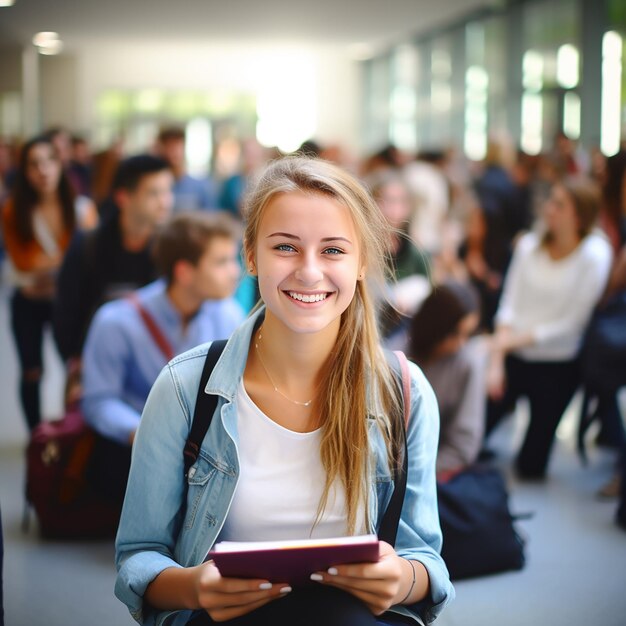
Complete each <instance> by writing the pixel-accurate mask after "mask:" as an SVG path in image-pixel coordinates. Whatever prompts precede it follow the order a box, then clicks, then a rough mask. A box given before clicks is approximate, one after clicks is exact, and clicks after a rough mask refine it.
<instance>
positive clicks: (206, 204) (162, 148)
mask: <svg viewBox="0 0 626 626" xmlns="http://www.w3.org/2000/svg"><path fill="white" fill-rule="evenodd" d="M157 154H158V155H159V156H160V157H161V158H162V159H165V161H167V163H168V165H169V166H170V168H171V170H172V173H173V174H174V187H173V189H172V190H173V193H174V211H176V212H178V211H197V210H200V209H205V210H206V209H217V208H218V204H217V190H216V186H215V183H214V182H213V180H212V179H211V178H210V177H203V178H197V177H194V176H190V175H189V173H188V172H187V162H186V155H185V131H184V130H183V129H182V128H178V127H176V126H169V127H167V128H164V129H162V130H161V132H160V133H159V136H158V138H157Z"/></svg>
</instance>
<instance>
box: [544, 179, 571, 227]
mask: <svg viewBox="0 0 626 626" xmlns="http://www.w3.org/2000/svg"><path fill="white" fill-rule="evenodd" d="M543 219H544V222H545V225H546V228H547V229H548V232H550V233H551V234H552V235H563V234H567V235H571V234H573V233H574V234H575V233H577V232H578V229H579V222H578V215H577V213H576V207H575V206H574V200H573V199H572V197H571V196H570V194H569V193H568V192H567V191H566V189H565V187H563V186H562V185H555V186H554V187H553V188H552V193H551V194H550V197H549V198H548V200H547V201H546V204H545V205H544V209H543Z"/></svg>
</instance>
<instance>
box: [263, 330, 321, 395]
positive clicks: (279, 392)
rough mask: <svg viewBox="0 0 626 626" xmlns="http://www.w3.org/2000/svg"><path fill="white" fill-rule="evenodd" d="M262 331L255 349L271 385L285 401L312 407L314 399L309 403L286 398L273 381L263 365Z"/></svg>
mask: <svg viewBox="0 0 626 626" xmlns="http://www.w3.org/2000/svg"><path fill="white" fill-rule="evenodd" d="M261 338H262V337H261V331H260V330H259V336H258V339H257V340H256V341H255V342H254V348H255V350H256V353H257V354H258V356H259V362H260V363H261V367H262V368H263V371H264V372H265V373H266V374H267V377H268V379H269V381H270V383H271V384H272V387H274V391H275V392H276V393H277V394H279V395H281V396H282V397H283V398H285V400H289V402H291V403H293V404H297V405H298V406H307V407H308V406H311V402H313V398H311V399H310V400H309V401H308V402H300V400H292V399H291V398H290V397H288V396H286V395H285V394H284V393H283V392H282V391H281V390H280V389H279V388H278V387H277V386H276V383H275V382H274V380H273V379H272V377H271V376H270V373H269V372H268V371H267V367H265V363H263V358H262V357H261V351H260V350H259V343H258V342H259V341H260V340H261Z"/></svg>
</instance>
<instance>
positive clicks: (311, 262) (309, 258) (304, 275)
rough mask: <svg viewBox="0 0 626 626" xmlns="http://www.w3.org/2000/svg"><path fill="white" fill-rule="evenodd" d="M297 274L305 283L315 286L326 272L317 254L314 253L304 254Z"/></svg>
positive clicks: (298, 278) (297, 277)
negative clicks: (323, 270) (322, 268)
mask: <svg viewBox="0 0 626 626" xmlns="http://www.w3.org/2000/svg"><path fill="white" fill-rule="evenodd" d="M295 276H296V279H297V280H299V281H300V282H301V283H302V284H303V285H311V286H313V285H316V284H317V283H318V282H319V281H321V280H322V278H323V277H324V273H323V272H322V270H321V267H320V264H319V259H318V258H317V255H316V254H314V253H311V254H304V255H302V257H301V262H300V265H299V266H298V268H297V269H296V272H295Z"/></svg>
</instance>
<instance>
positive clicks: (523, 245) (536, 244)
mask: <svg viewBox="0 0 626 626" xmlns="http://www.w3.org/2000/svg"><path fill="white" fill-rule="evenodd" d="M540 247H541V239H540V237H539V235H538V234H537V233H535V232H532V231H530V232H527V233H524V234H523V235H521V236H520V238H519V239H518V240H517V243H516V244H515V254H523V255H526V254H530V253H532V252H534V251H536V250H538V249H539V248H540Z"/></svg>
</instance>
